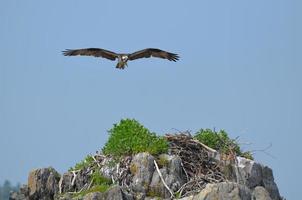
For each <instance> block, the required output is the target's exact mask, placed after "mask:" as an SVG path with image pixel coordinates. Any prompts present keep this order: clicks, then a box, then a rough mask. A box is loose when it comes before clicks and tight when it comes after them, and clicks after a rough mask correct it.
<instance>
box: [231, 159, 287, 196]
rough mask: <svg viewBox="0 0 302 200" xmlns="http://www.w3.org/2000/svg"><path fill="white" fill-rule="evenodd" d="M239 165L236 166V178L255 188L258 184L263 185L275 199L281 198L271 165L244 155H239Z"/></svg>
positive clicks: (239, 181) (241, 182)
mask: <svg viewBox="0 0 302 200" xmlns="http://www.w3.org/2000/svg"><path fill="white" fill-rule="evenodd" d="M237 161H238V165H237V166H234V170H235V174H236V180H233V181H234V182H236V181H237V182H238V183H240V184H244V185H246V186H247V187H248V188H250V189H251V190H253V189H254V188H255V187H256V186H263V187H264V188H265V189H266V190H267V191H268V192H269V194H270V197H271V198H272V199H273V200H279V199H281V197H280V194H279V190H278V187H277V185H276V183H275V182H274V176H273V173H272V170H271V169H270V168H269V167H266V166H263V165H261V164H259V163H256V162H255V161H253V160H249V159H246V158H242V157H237Z"/></svg>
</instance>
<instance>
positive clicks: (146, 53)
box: [63, 48, 179, 69]
mask: <svg viewBox="0 0 302 200" xmlns="http://www.w3.org/2000/svg"><path fill="white" fill-rule="evenodd" d="M63 55H64V56H78V55H80V56H94V57H102V58H107V59H109V60H116V58H117V59H118V63H117V65H116V68H118V69H124V68H125V65H127V61H129V60H135V59H139V58H150V57H151V56H152V57H157V58H163V59H168V60H170V61H174V62H176V61H177V60H178V59H179V56H178V55H177V54H175V53H170V52H167V51H163V50H161V49H155V48H147V49H143V50H140V51H136V52H134V53H131V54H118V53H114V52H112V51H108V50H105V49H99V48H86V49H66V50H65V51H63Z"/></svg>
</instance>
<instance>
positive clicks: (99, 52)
mask: <svg viewBox="0 0 302 200" xmlns="http://www.w3.org/2000/svg"><path fill="white" fill-rule="evenodd" d="M62 52H63V55H64V56H78V55H80V56H94V57H103V58H107V59H109V60H115V59H116V58H117V57H118V54H116V53H114V52H112V51H108V50H105V49H98V48H88V49H66V50H65V51H62Z"/></svg>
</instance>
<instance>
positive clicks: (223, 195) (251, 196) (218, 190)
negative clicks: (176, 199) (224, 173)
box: [181, 182, 271, 200]
mask: <svg viewBox="0 0 302 200" xmlns="http://www.w3.org/2000/svg"><path fill="white" fill-rule="evenodd" d="M213 199H217V200H220V199H221V200H271V198H270V196H269V193H268V192H267V191H266V190H265V188H263V187H261V186H257V187H256V188H255V189H254V190H253V191H252V190H250V189H249V188H248V187H247V186H245V185H241V184H237V183H232V182H228V183H226V182H222V183H217V184H208V185H207V186H206V187H205V188H204V189H203V190H202V191H201V192H200V193H199V194H197V195H194V196H190V197H185V198H182V199H181V200H213Z"/></svg>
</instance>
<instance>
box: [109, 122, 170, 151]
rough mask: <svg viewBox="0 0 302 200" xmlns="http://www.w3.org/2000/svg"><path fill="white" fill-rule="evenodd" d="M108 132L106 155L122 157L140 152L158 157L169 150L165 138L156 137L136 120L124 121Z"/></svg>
mask: <svg viewBox="0 0 302 200" xmlns="http://www.w3.org/2000/svg"><path fill="white" fill-rule="evenodd" d="M108 132H109V134H110V137H109V140H108V142H107V143H106V144H105V146H104V148H103V153H104V154H105V155H113V156H122V155H131V154H136V153H139V152H149V153H150V154H153V155H158V154H160V153H165V152H167V150H168V143H167V141H166V140H165V139H164V138H163V137H160V136H156V134H155V133H152V132H150V131H149V130H148V129H147V128H145V127H144V126H142V125H141V124H140V123H139V122H138V121H136V120H134V119H123V120H121V121H120V123H118V124H114V126H113V128H112V129H110V130H109V131H108Z"/></svg>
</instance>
